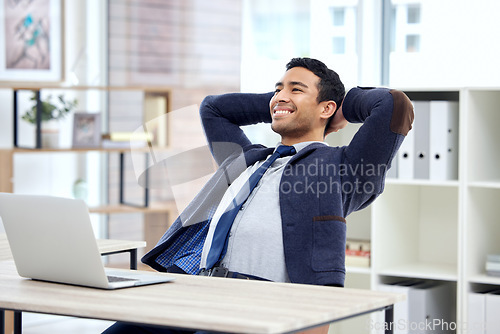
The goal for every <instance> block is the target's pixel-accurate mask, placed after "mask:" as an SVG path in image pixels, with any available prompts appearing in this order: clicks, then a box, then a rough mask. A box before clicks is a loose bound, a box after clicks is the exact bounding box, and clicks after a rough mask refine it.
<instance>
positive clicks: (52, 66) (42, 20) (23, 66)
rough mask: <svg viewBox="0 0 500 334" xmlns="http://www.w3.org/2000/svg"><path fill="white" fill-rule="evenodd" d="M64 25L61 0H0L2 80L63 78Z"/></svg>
mask: <svg viewBox="0 0 500 334" xmlns="http://www.w3.org/2000/svg"><path fill="white" fill-rule="evenodd" d="M62 25H63V18H62V0H36V1H30V0H0V81H8V82H10V83H12V82H34V81H35V82H57V81H62V79H63V75H62V73H63V70H62V69H63V45H62Z"/></svg>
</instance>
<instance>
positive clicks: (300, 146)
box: [275, 140, 328, 153]
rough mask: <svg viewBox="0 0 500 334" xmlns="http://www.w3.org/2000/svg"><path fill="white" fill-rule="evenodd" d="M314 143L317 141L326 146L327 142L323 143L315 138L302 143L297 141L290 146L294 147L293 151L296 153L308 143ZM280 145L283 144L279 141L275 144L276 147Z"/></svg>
mask: <svg viewBox="0 0 500 334" xmlns="http://www.w3.org/2000/svg"><path fill="white" fill-rule="evenodd" d="M314 143H319V144H323V145H325V146H328V144H327V143H325V142H324V141H317V140H313V141H304V142H302V143H297V144H294V145H292V146H293V147H294V148H295V151H297V153H298V152H299V151H300V150H302V149H304V148H306V147H307V146H309V145H311V144H314ZM280 145H283V144H282V143H281V142H279V143H278V144H277V145H276V148H278V146H280ZM276 148H275V149H276Z"/></svg>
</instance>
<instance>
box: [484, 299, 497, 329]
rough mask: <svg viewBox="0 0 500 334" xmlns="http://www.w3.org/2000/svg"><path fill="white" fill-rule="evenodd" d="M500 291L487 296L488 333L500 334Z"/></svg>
mask: <svg viewBox="0 0 500 334" xmlns="http://www.w3.org/2000/svg"><path fill="white" fill-rule="evenodd" d="M499 314H500V291H495V292H492V293H489V294H487V295H486V333H500V316H499Z"/></svg>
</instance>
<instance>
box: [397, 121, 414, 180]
mask: <svg viewBox="0 0 500 334" xmlns="http://www.w3.org/2000/svg"><path fill="white" fill-rule="evenodd" d="M414 143H415V129H412V130H411V131H410V132H408V134H407V135H406V138H405V139H404V140H403V143H402V144H401V146H400V148H399V151H398V155H397V176H398V179H404V180H412V179H413V177H414V173H413V170H414V165H413V159H414V145H415V144H414Z"/></svg>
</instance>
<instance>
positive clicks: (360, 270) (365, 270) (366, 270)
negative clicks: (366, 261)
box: [346, 266, 372, 275]
mask: <svg viewBox="0 0 500 334" xmlns="http://www.w3.org/2000/svg"><path fill="white" fill-rule="evenodd" d="M346 272H347V273H348V274H366V275H370V274H371V273H372V270H371V268H370V267H356V266H347V267H346Z"/></svg>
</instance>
